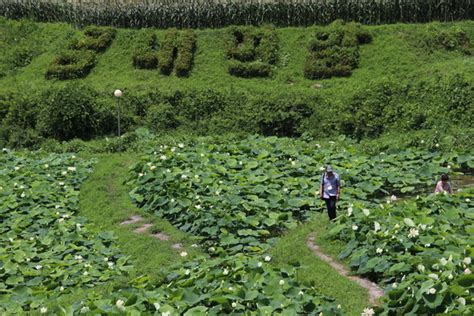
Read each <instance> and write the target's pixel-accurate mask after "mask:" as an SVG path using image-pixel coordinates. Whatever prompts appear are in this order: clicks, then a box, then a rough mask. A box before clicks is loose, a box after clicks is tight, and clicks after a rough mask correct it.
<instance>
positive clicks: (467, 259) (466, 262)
mask: <svg viewBox="0 0 474 316" xmlns="http://www.w3.org/2000/svg"><path fill="white" fill-rule="evenodd" d="M462 262H464V263H465V264H471V257H466V258H464V260H463V261H462Z"/></svg>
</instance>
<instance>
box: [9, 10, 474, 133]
mask: <svg viewBox="0 0 474 316" xmlns="http://www.w3.org/2000/svg"><path fill="white" fill-rule="evenodd" d="M319 29H321V27H316V26H314V27H308V28H278V29H276V33H277V35H278V39H279V50H278V60H277V62H276V64H275V65H274V66H272V75H271V77H269V78H239V77H235V76H232V75H230V74H229V73H228V66H229V60H228V59H227V57H226V50H225V47H226V42H225V41H226V34H227V33H228V29H205V30H195V34H196V38H197V42H196V44H197V48H196V51H195V56H194V64H193V67H192V69H191V71H190V74H189V77H177V76H176V75H174V74H172V75H170V76H166V75H163V74H160V71H158V70H142V69H136V68H134V66H133V62H132V56H133V53H134V51H135V49H136V46H137V36H138V34H139V33H138V31H137V30H131V29H118V30H117V34H116V37H115V39H114V40H113V42H112V44H111V45H110V47H109V48H108V49H107V50H106V51H105V52H104V53H102V54H98V55H97V64H96V66H95V67H94V68H93V69H92V70H91V72H90V74H89V75H88V76H87V77H85V78H84V79H80V80H64V81H61V80H54V79H53V80H48V79H46V78H45V74H46V72H47V69H48V67H49V65H50V63H51V62H52V61H53V59H54V58H55V56H56V55H57V54H58V53H59V52H60V51H61V50H64V48H67V46H68V45H69V43H70V42H71V40H72V39H73V38H75V37H79V36H80V35H81V30H79V29H77V28H74V27H73V26H70V25H67V24H43V23H33V22H28V21H13V20H5V19H2V20H0V30H1V33H0V34H1V37H0V41H1V42H0V44H1V46H2V47H4V48H5V49H2V52H1V54H2V55H1V66H0V67H1V68H0V69H1V70H0V74H1V78H0V82H1V85H0V98H1V100H2V103H1V106H2V109H1V111H2V112H0V119H1V118H2V116H3V117H6V116H8V115H7V114H6V113H7V112H8V108H10V110H11V104H12V102H11V100H12V99H14V100H20V99H21V100H22V101H21V102H26V101H25V98H26V99H29V98H32V99H33V100H30V101H31V102H30V101H28V102H26V103H28V104H35V105H36V106H38V109H39V108H41V106H42V105H41V104H42V103H44V102H43V101H44V99H45V98H44V97H42V96H43V94H44V93H45V92H48V93H51V92H52V91H53V92H57V91H58V89H61V88H62V87H65V86H67V85H68V84H69V83H70V82H73V85H75V86H77V84H79V83H81V84H84V85H86V86H87V87H90V88H91V89H93V90H95V91H96V92H97V95H95V96H94V98H95V100H96V101H97V102H99V103H100V104H101V109H104V108H105V109H109V110H110V111H113V106H114V100H113V97H112V92H113V90H114V89H116V88H120V89H122V90H123V91H124V99H123V106H124V107H125V108H126V110H125V115H126V116H127V115H128V116H129V117H128V119H126V120H125V121H126V124H125V125H126V128H134V127H136V126H140V125H143V122H144V120H143V118H144V117H146V116H147V114H148V112H149V111H148V110H149V109H151V108H152V106H154V105H158V104H161V105H160V106H162V105H163V104H168V105H170V107H171V109H170V108H168V111H171V113H170V115H172V116H173V115H174V116H176V120H177V121H178V123H177V125H178V128H184V129H190V128H191V129H192V130H193V131H197V132H198V133H201V134H209V133H211V132H222V131H229V130H230V131H244V132H261V133H264V134H276V135H284V136H293V135H300V134H302V133H303V132H310V133H311V134H314V135H316V136H327V135H328V134H329V135H330V134H341V133H342V134H347V135H351V136H355V137H365V136H370V137H375V136H379V135H381V134H383V133H385V132H387V131H390V130H395V131H406V130H414V129H431V128H440V127H443V126H444V127H446V126H451V125H453V122H454V124H455V125H456V124H458V123H459V124H460V125H462V126H463V127H469V126H472V122H473V121H474V120H473V119H472V118H473V116H472V115H473V114H472V111H473V110H472V106H470V105H472V100H473V88H472V87H473V85H472V83H473V78H474V76H473V74H474V71H472V70H473V69H474V59H473V58H472V56H471V55H470V50H472V47H470V45H471V44H469V43H468V44H469V45H468V46H466V44H465V43H464V44H463V42H462V40H460V38H461V37H460V35H459V34H461V35H462V38H464V40H465V39H467V40H468V41H470V42H472V39H473V38H474V22H472V21H465V22H459V23H432V24H425V25H407V24H395V25H384V26H364V27H363V29H364V30H367V31H368V32H369V33H370V34H371V35H372V37H373V41H372V43H369V44H364V45H360V58H359V65H358V67H357V68H356V69H354V70H353V71H352V74H351V75H350V76H348V77H333V78H330V79H321V80H310V79H306V78H305V77H304V71H303V68H304V64H305V61H306V58H307V57H308V54H309V53H308V46H309V43H310V40H311V37H313V36H314V34H315V32H316V31H317V30H319ZM166 32H167V31H166V30H156V32H155V33H156V35H157V37H158V43H162V42H163V40H164V37H165V34H166ZM466 47H467V48H466ZM25 91H28V93H25ZM177 91H178V92H179V93H177ZM454 91H456V92H454ZM40 95H41V96H40ZM456 96H458V97H456ZM193 99H195V100H200V102H195V103H193ZM8 100H10V101H8ZM282 100H283V101H282ZM197 103H199V105H197ZM25 107H28V106H27V105H26V106H25ZM428 108H429V109H430V111H427V109H428ZM127 109H128V110H127ZM160 109H162V108H160ZM155 110H156V109H155ZM260 110H261V111H264V113H260V112H258V111H260ZM156 111H158V112H159V110H156ZM156 111H155V112H156ZM281 111H283V112H288V113H296V114H295V117H291V119H292V120H293V121H292V123H291V124H293V125H295V128H293V129H292V130H290V131H282V128H280V127H279V126H278V124H280V125H285V124H286V125H288V122H287V121H285V120H286V119H287V118H285V117H283V116H282V115H280V116H278V115H277V114H276V113H280V112H281ZM257 112H258V115H259V116H260V117H266V121H267V122H270V123H269V126H270V127H269V128H263V127H262V124H263V123H261V122H260V123H258V124H251V123H249V122H251V121H253V120H255V119H256V118H255V117H254V116H253V115H255V113H257ZM270 114H271V115H270ZM35 115H36V114H35V113H32V114H31V116H33V117H35ZM110 115H113V113H110ZM272 115H273V116H272ZM275 115H277V116H278V117H275ZM267 116H268V117H267ZM159 119H160V118H158V120H159ZM372 119H373V120H374V121H373V122H367V120H372ZM150 120H152V118H151V119H150ZM209 120H211V121H212V122H213V124H211V125H212V126H209V124H206V122H208V121H209ZM226 120H227V121H226ZM196 121H201V123H202V124H199V125H200V127H199V128H198V129H197V130H196V124H195V123H196ZM277 121H278V122H279V123H278V122H277ZM192 122H194V123H192ZM275 122H277V123H275ZM16 123H17V122H12V121H9V125H11V124H16ZM24 123H25V124H26V126H25V125H23V126H25V127H28V128H32V129H33V130H36V129H37V128H36V127H37V124H36V121H35V122H24ZM274 123H275V124H274ZM291 124H290V125H291ZM20 125H21V124H20ZM267 125H268V124H267ZM368 125H374V126H373V128H372V127H371V128H368V127H367V126H368ZM202 126H206V127H205V128H202ZM149 127H152V129H155V130H156V131H160V130H162V129H163V128H162V127H160V126H159V124H158V125H157V124H155V125H154V127H156V128H153V126H149ZM175 127H176V126H174V127H172V128H175ZM213 128H214V130H212V129H213ZM321 128H322V129H324V130H325V131H324V132H322V133H321ZM110 132H111V130H110V128H106V127H104V125H103V124H102V127H101V128H99V130H98V131H97V133H96V134H94V135H93V136H98V135H104V134H107V133H110ZM40 134H41V132H40ZM39 136H40V137H42V136H41V135H39ZM7 139H8V137H7Z"/></svg>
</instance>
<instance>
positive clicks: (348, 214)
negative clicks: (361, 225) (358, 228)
mask: <svg viewBox="0 0 474 316" xmlns="http://www.w3.org/2000/svg"><path fill="white" fill-rule="evenodd" d="M351 215H352V207H349V208H348V209H347V216H351Z"/></svg>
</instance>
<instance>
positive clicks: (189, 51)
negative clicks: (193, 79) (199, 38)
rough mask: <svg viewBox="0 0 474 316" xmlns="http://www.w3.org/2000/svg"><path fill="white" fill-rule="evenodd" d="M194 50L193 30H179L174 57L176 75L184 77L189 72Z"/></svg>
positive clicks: (194, 36)
mask: <svg viewBox="0 0 474 316" xmlns="http://www.w3.org/2000/svg"><path fill="white" fill-rule="evenodd" d="M195 50H196V35H195V34H194V31H193V30H184V31H181V33H180V37H179V43H178V56H177V57H176V67H175V68H176V75H177V76H179V77H185V76H187V75H188V74H189V71H190V70H191V67H192V64H193V58H194V52H195Z"/></svg>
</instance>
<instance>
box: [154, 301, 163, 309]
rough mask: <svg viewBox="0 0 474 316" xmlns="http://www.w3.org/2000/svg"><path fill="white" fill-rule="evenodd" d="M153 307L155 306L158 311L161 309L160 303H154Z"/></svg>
mask: <svg viewBox="0 0 474 316" xmlns="http://www.w3.org/2000/svg"><path fill="white" fill-rule="evenodd" d="M153 306H155V309H156V310H159V309H160V307H161V305H160V303H158V302H155V303H153Z"/></svg>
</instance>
